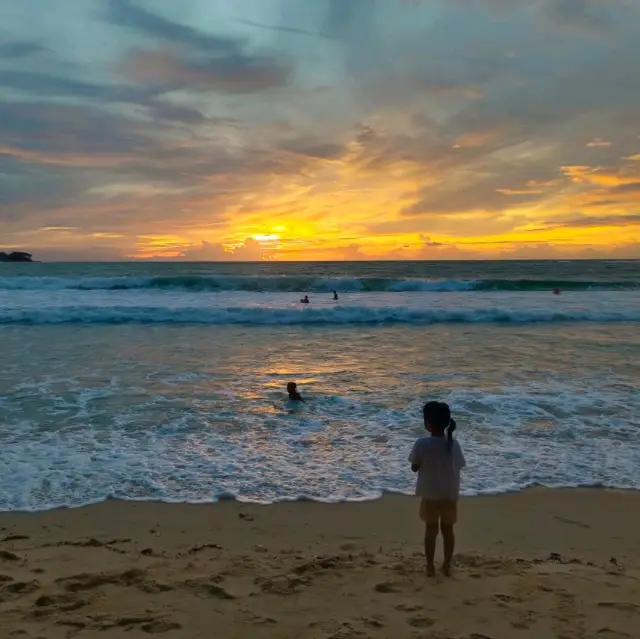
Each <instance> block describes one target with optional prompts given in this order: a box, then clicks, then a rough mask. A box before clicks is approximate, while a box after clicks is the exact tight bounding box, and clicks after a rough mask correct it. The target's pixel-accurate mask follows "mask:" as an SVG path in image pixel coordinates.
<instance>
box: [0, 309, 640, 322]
mask: <svg viewBox="0 0 640 639" xmlns="http://www.w3.org/2000/svg"><path fill="white" fill-rule="evenodd" d="M636 321H640V309H624V310H617V311H616V310H603V309H596V310H591V309H588V308H584V309H583V308H574V309H527V310H516V309H502V308H482V309H477V308H475V309H472V308H467V309H465V308H456V309H433V308H431V309H409V308H405V307H383V308H370V307H349V306H336V307H333V308H325V309H314V308H304V309H298V308H263V307H252V308H247V307H226V308H202V307H193V308H189V307H180V308H167V307H153V306H113V307H89V306H65V307H60V308H43V309H6V310H0V324H31V325H33V324H208V325H230V324H245V325H299V324H342V325H344V324H390V323H401V324H417V325H426V324H446V323H457V324H466V323H485V324H500V323H503V324H507V323H512V324H526V323H550V322H636Z"/></svg>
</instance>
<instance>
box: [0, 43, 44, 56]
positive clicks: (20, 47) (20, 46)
mask: <svg viewBox="0 0 640 639" xmlns="http://www.w3.org/2000/svg"><path fill="white" fill-rule="evenodd" d="M45 51H46V48H45V47H43V46H42V45H40V44H38V43H37V42H32V41H30V40H16V41H14V42H3V43H0V58H4V59H5V60H7V59H11V58H29V57H31V56H34V55H37V54H39V53H44V52H45Z"/></svg>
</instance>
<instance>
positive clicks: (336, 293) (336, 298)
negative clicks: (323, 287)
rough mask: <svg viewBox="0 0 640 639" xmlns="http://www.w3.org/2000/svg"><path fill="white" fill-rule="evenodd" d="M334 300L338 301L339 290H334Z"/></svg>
mask: <svg viewBox="0 0 640 639" xmlns="http://www.w3.org/2000/svg"><path fill="white" fill-rule="evenodd" d="M333 301H334V302H337V301H338V291H333Z"/></svg>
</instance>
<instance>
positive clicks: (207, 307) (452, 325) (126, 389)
mask: <svg viewBox="0 0 640 639" xmlns="http://www.w3.org/2000/svg"><path fill="white" fill-rule="evenodd" d="M555 286H559V287H560V288H561V294H560V295H554V294H553V293H552V289H553V288H554V287H555ZM333 289H335V290H337V291H338V293H339V295H340V299H339V300H338V301H337V302H334V301H333V299H332V295H331V293H330V291H331V290H333ZM304 294H308V295H309V297H310V298H311V304H310V305H309V306H308V307H303V306H302V305H300V304H299V303H298V300H299V298H300V297H302V295H304ZM0 344H2V346H1V353H2V359H3V375H2V377H1V378H0V411H1V413H0V415H1V421H0V444H1V445H2V449H3V456H2V460H0V471H1V473H2V478H3V481H2V483H1V485H0V508H1V509H4V510H16V509H18V510H24V509H42V508H48V507H53V506H60V505H79V504H83V503H88V502H94V501H99V500H102V499H105V498H108V497H111V496H116V497H120V498H130V499H162V500H169V501H211V500H215V499H217V498H219V497H220V496H221V495H234V496H236V497H238V498H240V499H246V500H254V501H263V502H269V501H275V500H281V499H296V498H301V497H304V498H310V499H318V500H324V501H335V500H344V499H366V498H373V497H376V496H378V495H379V494H381V493H382V492H384V491H400V492H409V491H411V489H412V481H413V477H412V476H411V473H410V472H408V471H407V467H406V463H405V460H406V456H407V454H408V449H409V448H410V446H411V443H412V441H413V439H414V438H415V437H417V436H418V435H420V433H421V424H420V408H421V405H422V403H423V402H424V401H425V400H427V399H434V398H435V399H441V400H445V401H448V402H450V404H451V406H452V409H453V411H454V414H455V416H456V418H457V419H458V423H459V433H458V434H459V439H460V441H461V443H462V445H463V447H464V449H465V453H466V456H467V459H468V461H469V469H468V472H467V473H466V475H465V480H464V492H466V493H467V494H477V493H494V492H502V491H507V490H514V489H518V488H522V487H524V486H528V485H531V484H536V483H538V484H545V485H553V486H559V485H562V486H575V485H608V486H621V487H631V488H638V487H640V444H638V427H639V426H640V419H639V418H638V415H639V414H640V412H639V411H640V392H639V391H638V389H639V388H640V365H638V363H637V362H639V361H640V357H639V355H640V263H638V262H564V263H557V262H545V263H529V262H517V263H504V262H502V263H497V262H494V263H490V262H489V263H451V262H449V263H442V262H440V263H422V262H419V263H415V262H414V263H338V264H336V263H333V264H313V263H304V264H290V263H289V264H282V263H261V264H178V263H169V264H138V263H136V264H26V265H14V264H3V265H0ZM291 380H296V381H298V383H299V385H300V389H301V391H302V393H303V395H305V397H307V398H308V401H307V402H305V404H303V405H302V406H291V405H290V404H289V403H288V402H287V401H286V394H285V392H284V387H285V386H286V383H287V382H288V381H291Z"/></svg>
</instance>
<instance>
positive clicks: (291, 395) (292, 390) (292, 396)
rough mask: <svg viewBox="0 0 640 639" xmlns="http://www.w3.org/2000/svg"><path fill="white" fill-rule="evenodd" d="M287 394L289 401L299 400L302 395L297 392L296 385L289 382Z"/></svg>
mask: <svg viewBox="0 0 640 639" xmlns="http://www.w3.org/2000/svg"><path fill="white" fill-rule="evenodd" d="M287 393H289V399H295V400H298V401H299V400H301V399H302V395H300V393H299V392H298V385H297V384H296V383H295V382H289V383H288V384H287Z"/></svg>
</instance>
